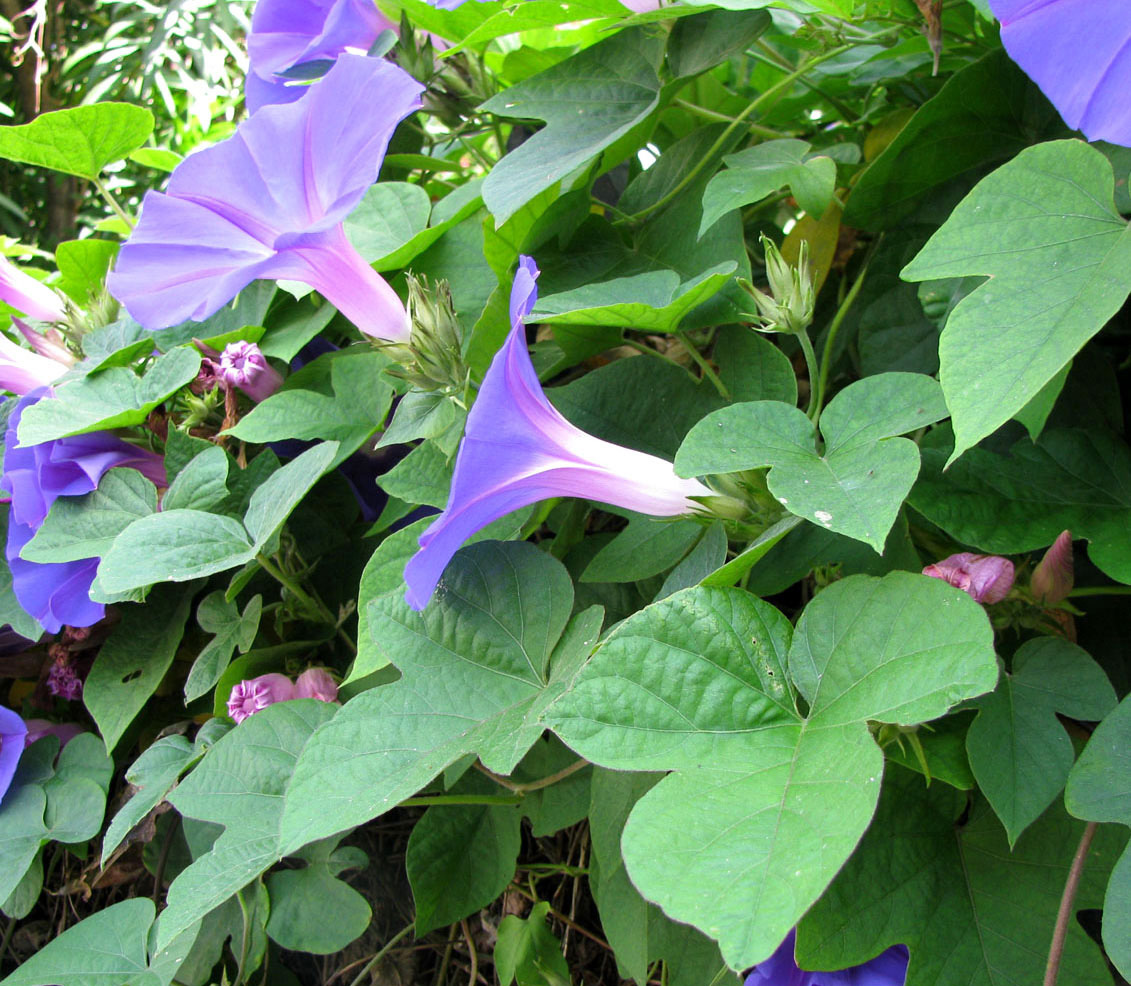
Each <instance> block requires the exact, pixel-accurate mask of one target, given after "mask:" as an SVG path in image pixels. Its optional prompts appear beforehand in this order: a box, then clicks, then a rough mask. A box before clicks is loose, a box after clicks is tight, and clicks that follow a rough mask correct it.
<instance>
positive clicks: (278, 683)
mask: <svg viewBox="0 0 1131 986" xmlns="http://www.w3.org/2000/svg"><path fill="white" fill-rule="evenodd" d="M297 697H298V696H296V695H295V686H294V683H293V682H292V681H291V679H290V678H288V677H287V676H286V675H285V674H278V673H277V672H272V673H271V674H261V675H260V676H259V677H258V678H250V679H248V680H247V681H241V682H240V683H239V684H237V685H234V686H233V687H232V692H231V694H230V695H229V696H228V715H229V716H231V717H232V719H233V720H235V723H236V725H237V726H238V725H239V724H240V723H241V722H243V721H244V719H246V718H247V717H248V716H252V715H255V713H256V712H262V711H263V710H264V709H265V708H267V706H269V705H274V704H275V703H276V702H286V701H288V700H289V699H292V698H297Z"/></svg>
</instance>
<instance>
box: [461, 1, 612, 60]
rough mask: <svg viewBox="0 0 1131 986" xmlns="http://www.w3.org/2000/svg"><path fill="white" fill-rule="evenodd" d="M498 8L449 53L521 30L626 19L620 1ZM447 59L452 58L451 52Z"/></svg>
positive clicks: (545, 2) (532, 2)
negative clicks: (581, 22) (594, 20)
mask: <svg viewBox="0 0 1131 986" xmlns="http://www.w3.org/2000/svg"><path fill="white" fill-rule="evenodd" d="M498 6H499V7H500V8H501V9H495V8H494V7H493V8H492V13H491V14H490V15H489V16H488V17H486V18H485V19H484V20H483V21H481V22H480V23H479V25H478V26H477V27H476V28H475V29H474V30H473V31H471V33H470V34H468V35H467V36H466V37H464V38H462V39H461V40H459V41H458V43H457V44H455V45H453V46H452V47H451V48H450V49H449V51H450V52H452V53H455V52H457V51H461V50H463V49H464V48H470V47H472V46H475V45H480V44H484V43H486V42H487V41H490V40H492V39H493V38H501V37H503V35H506V34H516V33H518V32H520V31H531V30H534V29H536V28H546V27H556V26H557V25H559V24H572V23H574V22H576V21H587V20H591V19H597V20H599V21H608V22H612V21H617V20H621V19H622V18H623V17H624V16H625V9H624V7H623V6H621V4H620V3H619V2H618V0H566V2H564V3H563V2H559V0H527V2H526V3H523V4H521V5H519V6H517V7H515V6H510V5H508V4H499V5H498ZM445 57H448V54H447V52H445Z"/></svg>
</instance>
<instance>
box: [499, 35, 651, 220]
mask: <svg viewBox="0 0 1131 986" xmlns="http://www.w3.org/2000/svg"><path fill="white" fill-rule="evenodd" d="M654 52H656V49H655V47H654V46H653V45H650V44H648V43H647V42H646V39H645V37H644V35H643V34H642V33H641V32H640V30H639V29H633V30H625V31H621V32H619V33H617V34H616V35H614V36H613V37H612V38H610V39H609V40H607V41H604V42H602V43H601V44H597V45H594V46H593V47H591V48H586V49H584V50H583V51H581V52H579V53H578V54H576V55H574V56H573V57H572V58H568V59H566V60H565V61H564V62H560V63H559V64H557V65H555V66H554V67H553V68H550V69H547V70H546V71H545V72H542V73H540V74H538V75H536V76H534V77H533V78H530V79H526V80H525V81H523V82H520V83H519V84H518V85H516V86H512V87H511V88H510V89H507V90H506V91H504V92H501V93H499V94H498V95H497V96H493V97H492V98H491V99H489V100H487V102H486V103H484V104H483V106H482V109H483V110H485V111H487V112H488V113H497V114H498V115H500V116H508V117H517V118H519V119H523V118H526V119H529V118H532V117H533V118H536V119H539V120H545V121H546V126H545V128H544V129H543V130H541V131H539V132H538V133H536V134H535V135H534V136H533V137H531V138H530V139H529V140H527V141H526V142H525V143H524V144H522V145H521V146H519V147H517V148H516V149H515V150H513V151H511V152H510V153H509V154H507V155H506V157H504V158H503V159H502V160H501V161H499V163H498V164H496V165H495V167H494V168H493V169H492V170H491V173H490V174H489V175H488V176H487V180H486V181H485V182H484V183H483V201H484V202H485V203H486V204H487V208H488V209H490V210H491V213H492V214H493V215H494V217H495V224H496V226H498V225H501V224H502V223H504V222H506V221H507V219H509V218H510V217H511V216H512V215H514V213H515V212H516V211H517V210H518V209H519V208H521V207H522V206H523V205H525V204H526V203H527V202H529V201H530V200H531V199H532V198H534V196H536V195H537V194H538V193H539V192H541V191H543V190H544V189H547V188H550V187H552V186H553V185H554V184H555V183H556V182H559V181H561V180H562V179H563V178H565V177H566V176H567V175H569V174H570V173H571V172H572V171H574V170H575V169H576V168H578V167H580V166H581V165H583V164H585V163H586V162H588V161H589V160H591V159H592V158H593V157H595V156H596V155H597V154H600V153H601V152H602V151H603V150H605V149H606V148H608V147H609V146H610V145H612V144H613V143H614V142H616V141H617V140H618V139H619V138H621V137H623V136H624V135H625V134H627V133H628V132H629V131H630V130H632V128H633V127H636V126H638V125H639V124H642V123H643V122H644V121H645V120H647V119H648V117H649V116H650V114H651V113H652V112H653V110H655V109H656V107H657V106H658V105H659V99H660V80H659V77H658V76H657V75H656V63H655V62H654V61H652V60H650V58H649V56H650V55H652V54H653V53H654Z"/></svg>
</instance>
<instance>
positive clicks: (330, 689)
mask: <svg viewBox="0 0 1131 986" xmlns="http://www.w3.org/2000/svg"><path fill="white" fill-rule="evenodd" d="M295 698H316V699H318V700H319V701H320V702H336V701H337V700H338V683H337V682H336V681H334V679H333V678H331V677H330V673H329V672H328V671H327V670H326V669H325V668H307V669H306V670H305V671H303V673H302V674H300V675H299V676H298V680H297V681H296V682H295Z"/></svg>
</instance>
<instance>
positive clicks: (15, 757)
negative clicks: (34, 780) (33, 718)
mask: <svg viewBox="0 0 1131 986" xmlns="http://www.w3.org/2000/svg"><path fill="white" fill-rule="evenodd" d="M25 736H27V724H26V723H25V722H24V721H23V719H21V718H20V717H19V716H18V715H16V713H15V712H13V711H12V710H11V709H6V708H4V706H2V705H0V802H2V801H3V800H4V795H5V793H6V792H7V790H8V788H9V786H10V785H11V783H12V778H13V777H14V776H15V773H16V765H17V764H18V763H19V762H20V754H21V753H23V752H24V737H25Z"/></svg>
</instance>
